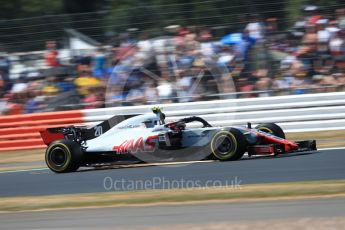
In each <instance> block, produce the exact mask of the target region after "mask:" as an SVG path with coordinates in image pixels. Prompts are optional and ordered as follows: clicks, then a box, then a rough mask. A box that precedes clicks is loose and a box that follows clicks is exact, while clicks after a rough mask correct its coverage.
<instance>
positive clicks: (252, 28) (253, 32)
mask: <svg viewBox="0 0 345 230" xmlns="http://www.w3.org/2000/svg"><path fill="white" fill-rule="evenodd" d="M245 29H246V30H248V31H249V35H250V36H251V37H252V38H255V39H261V38H263V26H262V25H261V23H260V22H252V23H248V25H247V26H246V28H245Z"/></svg>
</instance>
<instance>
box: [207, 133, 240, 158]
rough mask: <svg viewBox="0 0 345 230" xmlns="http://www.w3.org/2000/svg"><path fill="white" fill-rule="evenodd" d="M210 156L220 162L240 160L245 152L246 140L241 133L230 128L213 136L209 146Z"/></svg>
mask: <svg viewBox="0 0 345 230" xmlns="http://www.w3.org/2000/svg"><path fill="white" fill-rule="evenodd" d="M210 147H211V151H212V156H211V158H215V159H218V160H221V161H234V160H238V159H240V158H241V157H242V156H243V154H244V153H245V152H246V150H247V144H246V139H245V137H244V135H243V134H242V132H241V131H239V130H237V129H234V128H231V129H230V130H221V131H219V132H218V133H216V134H215V135H214V137H213V138H212V141H211V144H210Z"/></svg>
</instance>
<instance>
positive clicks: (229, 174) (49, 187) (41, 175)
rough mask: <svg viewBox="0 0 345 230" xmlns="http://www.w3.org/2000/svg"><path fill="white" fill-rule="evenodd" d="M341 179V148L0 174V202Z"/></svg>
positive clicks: (344, 156) (344, 159)
mask: <svg viewBox="0 0 345 230" xmlns="http://www.w3.org/2000/svg"><path fill="white" fill-rule="evenodd" d="M330 179H345V149H335V150H321V151H317V152H309V153H301V154H290V155H287V154H286V155H284V156H283V155H282V156H280V157H259V158H247V159H246V158H245V159H243V160H240V161H232V162H203V163H193V164H176V165H170V166H150V167H130V168H115V169H106V170H84V171H79V172H76V173H68V174H55V173H53V172H51V171H50V170H48V169H42V170H39V171H32V170H29V171H17V172H3V173H0V186H1V187H0V197H1V196H3V197H5V196H28V195H52V194H74V193H91V192H116V191H126V190H134V189H144V188H146V189H170V188H190V187H199V186H200V187H201V186H221V185H223V186H224V185H231V184H232V183H233V184H241V185H245V184H253V183H271V182H291V181H307V180H330Z"/></svg>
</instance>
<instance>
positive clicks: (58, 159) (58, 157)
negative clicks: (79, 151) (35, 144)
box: [49, 147, 67, 167]
mask: <svg viewBox="0 0 345 230" xmlns="http://www.w3.org/2000/svg"><path fill="white" fill-rule="evenodd" d="M49 158H50V161H51V162H52V163H53V164H54V165H56V166H58V167H61V166H63V165H64V164H65V163H66V161H67V155H66V152H65V151H64V150H63V149H62V148H60V147H56V148H54V149H53V150H52V151H51V153H50V157H49Z"/></svg>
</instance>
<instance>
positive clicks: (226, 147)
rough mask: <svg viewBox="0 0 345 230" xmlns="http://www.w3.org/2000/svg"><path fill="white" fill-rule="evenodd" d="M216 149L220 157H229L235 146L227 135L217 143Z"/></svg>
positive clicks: (221, 137)
mask: <svg viewBox="0 0 345 230" xmlns="http://www.w3.org/2000/svg"><path fill="white" fill-rule="evenodd" d="M215 144H216V149H217V152H218V153H219V154H220V155H227V154H229V153H230V152H233V150H234V144H233V142H232V140H231V138H230V137H229V136H227V135H222V136H220V137H219V138H218V139H217V141H216V143H215Z"/></svg>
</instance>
